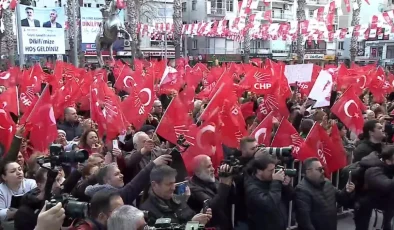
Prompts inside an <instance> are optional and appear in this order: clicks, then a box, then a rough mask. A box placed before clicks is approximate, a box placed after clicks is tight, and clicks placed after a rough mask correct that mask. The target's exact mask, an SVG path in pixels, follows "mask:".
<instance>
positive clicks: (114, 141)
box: [112, 140, 119, 149]
mask: <svg viewBox="0 0 394 230" xmlns="http://www.w3.org/2000/svg"><path fill="white" fill-rule="evenodd" d="M112 148H113V149H119V145H118V140H112Z"/></svg>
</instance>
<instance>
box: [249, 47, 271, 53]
mask: <svg viewBox="0 0 394 230" xmlns="http://www.w3.org/2000/svg"><path fill="white" fill-rule="evenodd" d="M250 53H251V54H270V53H271V52H270V49H269V48H250Z"/></svg>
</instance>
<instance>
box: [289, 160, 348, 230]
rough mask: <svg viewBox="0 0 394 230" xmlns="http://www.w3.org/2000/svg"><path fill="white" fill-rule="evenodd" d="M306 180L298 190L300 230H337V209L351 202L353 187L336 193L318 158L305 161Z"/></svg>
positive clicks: (297, 204)
mask: <svg viewBox="0 0 394 230" xmlns="http://www.w3.org/2000/svg"><path fill="white" fill-rule="evenodd" d="M303 169H304V170H305V177H304V178H303V179H302V180H301V182H300V183H299V184H298V185H297V186H296V189H295V198H294V200H295V213H296V218H297V223H298V229H303V230H312V229H313V230H336V229H337V205H336V202H338V203H339V204H340V205H344V204H346V203H348V202H350V199H351V196H350V194H351V193H352V192H353V191H354V188H355V186H354V184H353V183H352V182H348V183H347V184H346V188H345V189H343V190H342V191H339V190H337V189H336V188H335V187H334V185H332V184H331V181H329V180H328V179H326V178H325V176H324V167H323V165H322V164H321V162H320V161H319V159H318V158H316V157H311V158H307V159H306V160H305V161H304V168H303Z"/></svg>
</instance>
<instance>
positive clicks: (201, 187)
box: [188, 176, 231, 230]
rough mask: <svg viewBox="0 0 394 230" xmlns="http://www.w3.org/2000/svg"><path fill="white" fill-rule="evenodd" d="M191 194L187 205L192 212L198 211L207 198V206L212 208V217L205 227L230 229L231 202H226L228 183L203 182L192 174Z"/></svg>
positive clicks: (229, 187) (229, 188)
mask: <svg viewBox="0 0 394 230" xmlns="http://www.w3.org/2000/svg"><path fill="white" fill-rule="evenodd" d="M189 187H190V192H191V196H190V198H189V200H188V205H189V206H190V208H191V209H193V211H194V212H196V213H199V212H200V211H201V209H202V208H203V204H204V201H205V200H208V204H209V208H211V209H212V219H211V220H210V222H209V223H208V224H207V227H216V228H220V229H221V230H226V229H231V212H230V210H231V204H230V203H227V200H228V197H229V193H230V190H231V186H230V185H226V184H223V183H219V182H218V181H216V182H214V183H210V182H205V181H203V180H201V179H200V178H198V177H196V176H193V177H192V178H191V180H190V181H189Z"/></svg>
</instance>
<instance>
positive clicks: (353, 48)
mask: <svg viewBox="0 0 394 230" xmlns="http://www.w3.org/2000/svg"><path fill="white" fill-rule="evenodd" d="M356 3H357V5H358V9H357V10H355V9H353V14H352V26H353V28H354V26H357V25H360V10H361V0H356ZM357 40H358V36H356V34H354V33H352V38H351V40H350V61H351V62H354V61H355V60H356V56H357V51H358V46H357Z"/></svg>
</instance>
